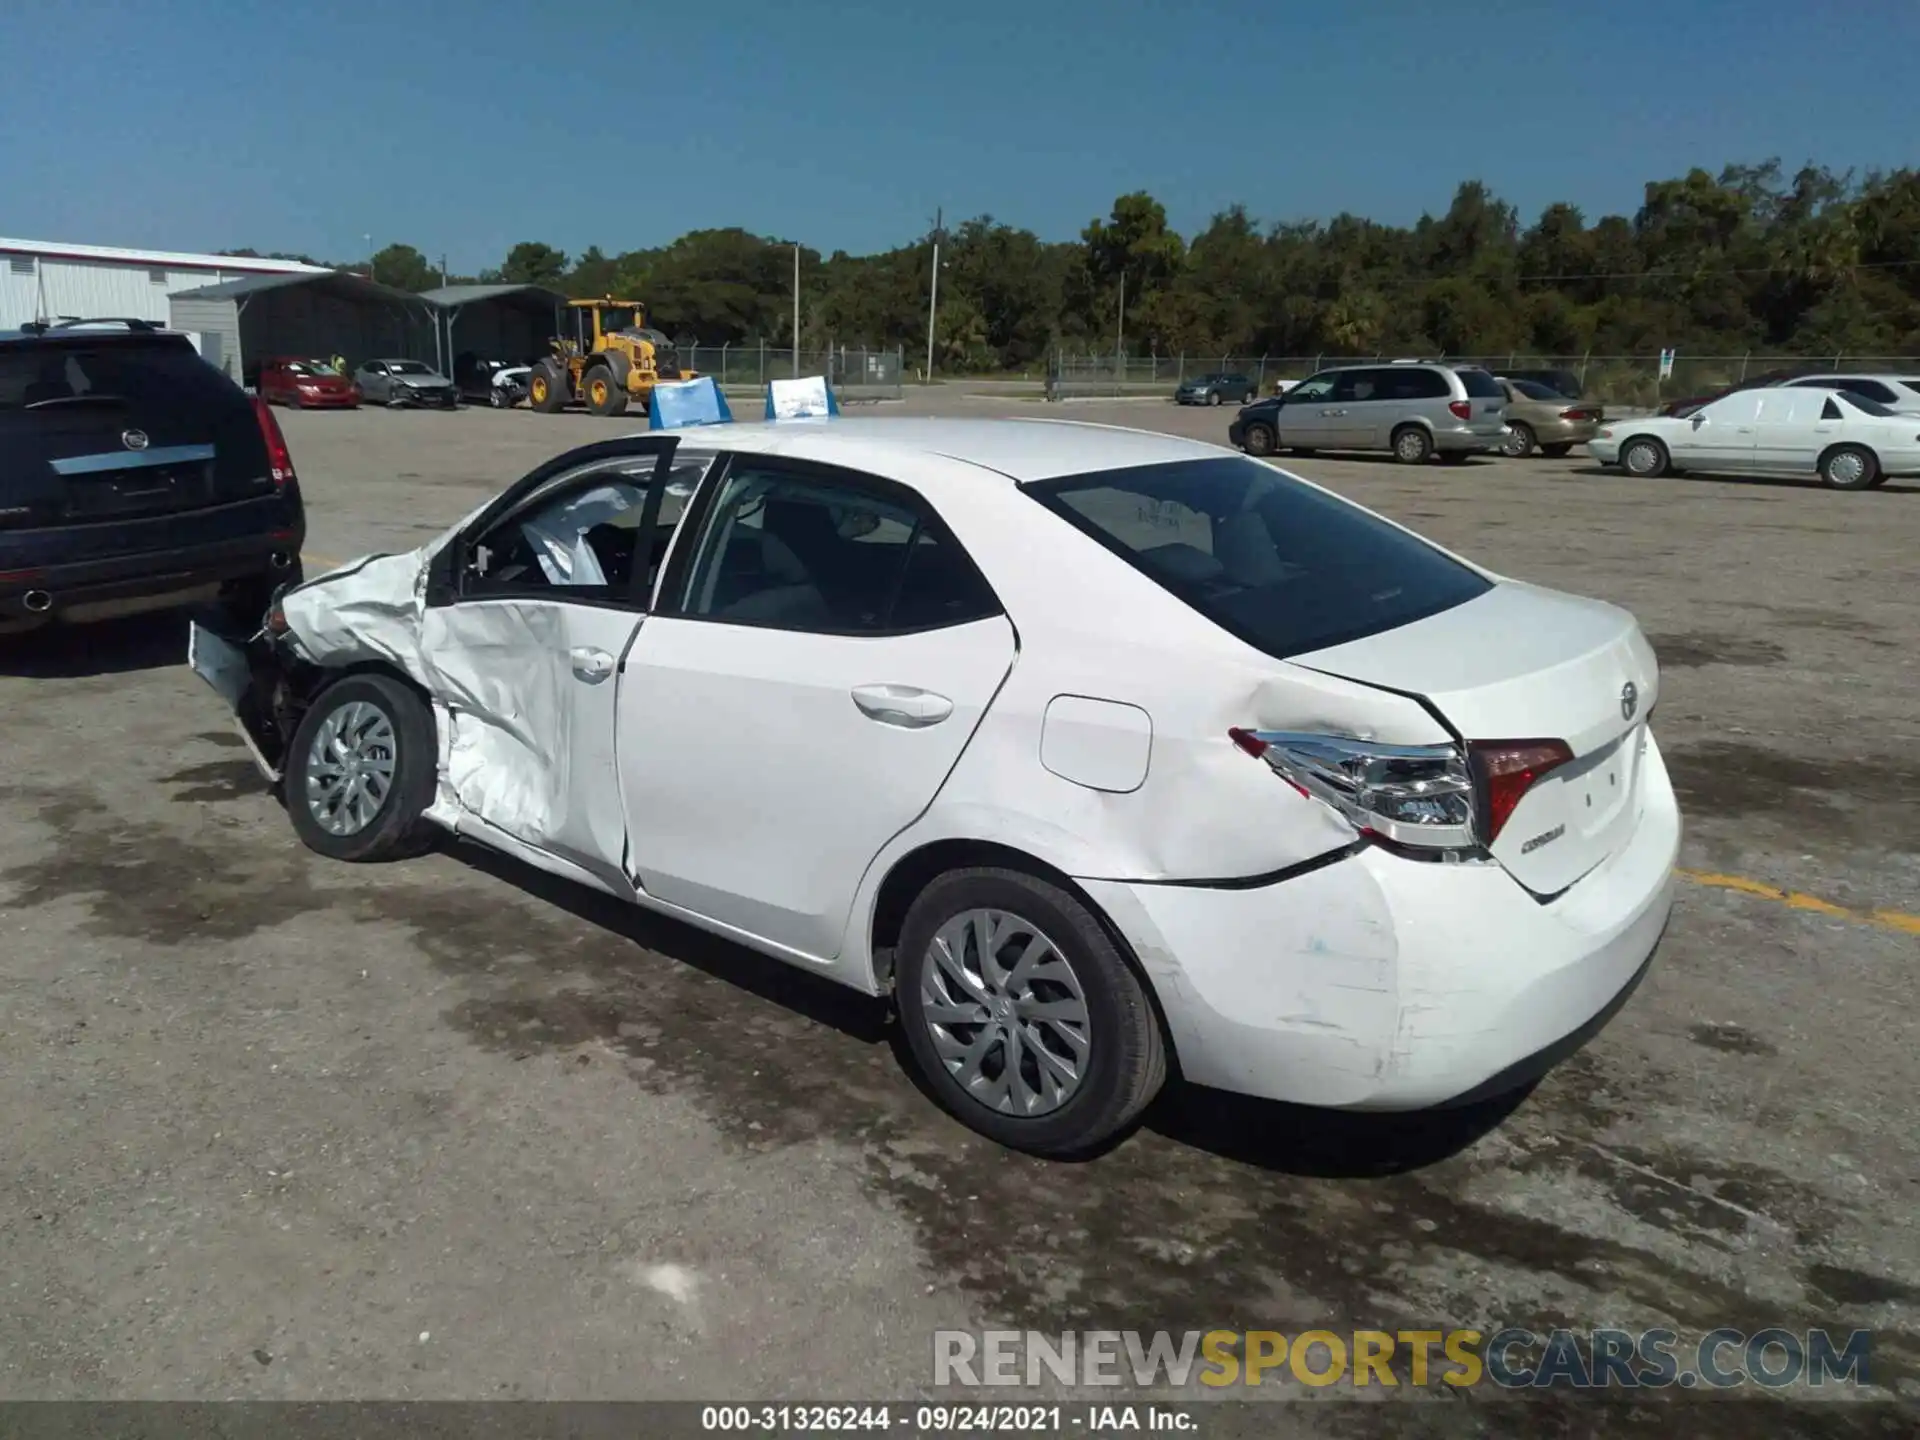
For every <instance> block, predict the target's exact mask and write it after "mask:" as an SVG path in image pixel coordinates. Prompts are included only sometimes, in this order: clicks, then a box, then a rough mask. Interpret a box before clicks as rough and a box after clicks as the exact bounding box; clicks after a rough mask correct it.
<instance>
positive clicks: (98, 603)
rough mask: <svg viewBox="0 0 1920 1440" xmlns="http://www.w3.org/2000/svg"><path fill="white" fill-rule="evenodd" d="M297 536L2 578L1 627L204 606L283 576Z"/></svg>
mask: <svg viewBox="0 0 1920 1440" xmlns="http://www.w3.org/2000/svg"><path fill="white" fill-rule="evenodd" d="M302 538H303V536H302V534H301V531H300V530H299V529H297V528H296V529H292V530H284V531H275V532H271V533H267V534H257V535H249V536H244V537H241V538H238V539H230V540H217V541H210V542H207V543H205V544H200V545H193V546H187V547H184V548H178V549H170V550H149V551H144V552H141V553H138V554H132V555H115V556H110V557H106V558H101V559H90V560H77V561H71V562H68V563H65V564H53V565H44V566H35V567H26V568H8V569H5V570H0V625H7V626H11V625H17V624H19V623H22V622H26V623H33V622H38V621H44V620H54V619H66V620H73V621H87V620H102V619H107V618H109V617H111V616H116V615H127V614H134V613H137V612H139V611H144V610H157V609H165V608H168V607H170V606H173V605H176V604H186V603H189V602H191V601H193V600H196V599H199V598H202V596H203V594H204V592H207V591H210V590H213V589H216V588H218V587H219V586H221V585H223V584H225V583H227V582H228V581H232V580H248V579H253V578H255V577H262V576H272V575H274V574H276V573H283V574H285V575H286V576H287V577H288V578H290V579H291V578H292V577H293V576H294V574H295V573H296V567H297V566H298V565H299V562H300V544H301V540H302Z"/></svg>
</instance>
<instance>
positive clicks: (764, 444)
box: [680, 416, 1238, 482]
mask: <svg viewBox="0 0 1920 1440" xmlns="http://www.w3.org/2000/svg"><path fill="white" fill-rule="evenodd" d="M681 436H682V438H681V441H680V444H681V447H682V448H683V449H686V450H690V451H710V450H739V451H743V452H753V453H760V454H772V453H776V452H777V453H779V454H782V455H791V456H794V457H795V458H797V459H807V460H819V461H823V462H826V463H835V462H836V461H837V462H841V463H845V464H847V465H848V466H849V467H852V468H870V467H871V465H872V464H874V463H877V462H880V461H882V460H887V459H890V460H892V461H894V462H895V463H907V464H911V462H913V461H914V460H917V459H922V458H926V457H939V458H943V459H948V460H958V461H961V462H962V463H964V464H968V465H974V466H978V467H979V468H981V469H982V470H987V471H991V472H993V473H994V474H997V475H1001V476H1004V477H1006V478H1007V479H1009V480H1013V481H1020V482H1024V481H1033V480H1053V479H1057V478H1059V477H1061V476H1064V475H1084V474H1087V473H1088V472H1090V471H1096V470H1122V469H1131V468H1133V467H1134V466H1138V465H1159V464H1167V463H1171V462H1175V461H1180V460H1217V459H1223V458H1226V457H1229V456H1232V455H1235V454H1237V453H1238V452H1236V451H1231V450H1227V449H1226V448H1224V447H1223V446H1219V445H1212V444H1208V443H1206V442H1205V441H1200V440H1189V439H1186V438H1184V437H1182V436H1178V435H1165V434H1162V433H1160V432H1159V431H1156V430H1131V429H1127V428H1125V427H1123V426H1119V425H1095V424H1090V423H1088V422H1086V421H1080V420H1054V419H1041V418H1039V417H1035V418H1034V419H1031V420H1025V419H1012V420H998V419H995V420H989V419H934V418H920V417H908V416H899V417H892V416H853V417H839V418H835V419H830V420H786V421H779V422H774V423H768V422H759V423H736V424H730V425H717V426H714V427H712V428H707V427H699V428H696V429H689V430H686V431H683V432H681Z"/></svg>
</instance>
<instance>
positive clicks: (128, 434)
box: [120, 430, 147, 450]
mask: <svg viewBox="0 0 1920 1440" xmlns="http://www.w3.org/2000/svg"><path fill="white" fill-rule="evenodd" d="M120 443H121V444H122V445H124V446H126V447H127V448H128V449H129V450H144V449H146V448H147V432H146V431H144V430H122V431H121V432H120Z"/></svg>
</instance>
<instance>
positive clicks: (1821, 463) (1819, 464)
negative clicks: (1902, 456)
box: [1813, 440, 1887, 475]
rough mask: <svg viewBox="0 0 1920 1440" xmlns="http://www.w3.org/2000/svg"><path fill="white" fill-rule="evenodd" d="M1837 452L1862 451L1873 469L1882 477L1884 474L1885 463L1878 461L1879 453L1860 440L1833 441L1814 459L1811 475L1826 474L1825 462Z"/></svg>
mask: <svg viewBox="0 0 1920 1440" xmlns="http://www.w3.org/2000/svg"><path fill="white" fill-rule="evenodd" d="M1839 450H1860V451H1864V452H1865V453H1866V456H1867V458H1868V459H1870V460H1872V461H1873V468H1874V469H1875V470H1877V471H1879V472H1880V473H1881V474H1883V475H1884V474H1885V473H1886V469H1887V467H1886V465H1885V463H1884V462H1883V461H1882V460H1881V459H1880V452H1879V451H1878V450H1876V449H1874V448H1873V446H1871V445H1869V444H1867V443H1865V442H1864V441H1861V440H1836V441H1834V442H1833V444H1831V445H1829V446H1827V448H1826V449H1824V450H1822V451H1821V452H1820V453H1819V455H1818V456H1816V457H1815V458H1814V462H1813V473H1814V474H1816V475H1824V474H1826V470H1827V461H1828V460H1829V459H1831V458H1832V456H1833V454H1834V452H1836V451H1839Z"/></svg>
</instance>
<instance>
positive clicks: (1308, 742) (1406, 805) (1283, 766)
mask: <svg viewBox="0 0 1920 1440" xmlns="http://www.w3.org/2000/svg"><path fill="white" fill-rule="evenodd" d="M1227 738H1228V739H1230V740H1232V741H1233V743H1234V744H1235V745H1237V746H1239V748H1240V749H1241V750H1243V751H1245V752H1246V753H1247V754H1249V755H1251V756H1253V757H1255V758H1256V759H1260V760H1264V761H1266V762H1267V764H1268V765H1269V766H1270V767H1272V769H1273V771H1274V773H1275V774H1276V775H1278V776H1279V777H1280V778H1281V779H1283V780H1285V781H1286V782H1287V783H1288V784H1289V785H1291V786H1293V788H1294V789H1295V790H1297V791H1299V792H1300V794H1302V795H1304V796H1306V797H1307V798H1308V799H1310V800H1319V801H1321V802H1323V803H1324V804H1326V805H1329V806H1331V807H1332V808H1333V809H1334V810H1336V811H1338V812H1339V814H1340V815H1341V816H1342V817H1343V818H1344V819H1345V820H1346V821H1347V822H1348V823H1349V824H1351V825H1352V826H1353V827H1354V828H1355V829H1356V830H1358V831H1359V832H1360V833H1361V834H1362V835H1365V836H1367V837H1368V838H1369V839H1373V840H1377V841H1380V842H1382V843H1383V844H1385V845H1387V846H1389V847H1390V848H1393V849H1397V850H1401V851H1404V852H1407V853H1411V854H1416V855H1419V856H1421V857H1422V858H1426V859H1457V858H1459V857H1460V856H1461V855H1462V854H1466V853H1470V852H1473V851H1477V850H1484V849H1485V848H1486V847H1487V846H1489V845H1491V844H1493V842H1494V841H1495V840H1496V839H1497V838H1498V837H1499V835H1500V831H1501V829H1502V828H1503V827H1504V826H1505V825H1506V823H1507V821H1508V819H1509V818H1511V816H1512V815H1513V812H1514V809H1515V807H1517V806H1518V805H1519V804H1520V800H1521V797H1522V796H1524V795H1525V794H1526V793H1527V790H1528V789H1529V788H1530V787H1531V786H1532V785H1533V783H1534V782H1535V781H1536V780H1538V779H1539V778H1540V777H1541V776H1542V775H1545V774H1546V773H1547V772H1548V771H1550V770H1552V769H1554V768H1555V767H1556V766H1559V765H1564V764H1565V763H1566V762H1567V761H1569V760H1571V759H1572V758H1573V752H1572V751H1571V750H1569V749H1568V748H1567V746H1566V744H1565V743H1564V742H1562V741H1559V740H1490V741H1486V740H1476V741H1474V742H1472V743H1471V744H1469V745H1468V746H1467V748H1466V751H1465V753H1464V754H1463V753H1462V751H1461V748H1460V747H1459V746H1458V745H1385V744H1381V743H1380V742H1378V741H1374V740H1353V739H1349V738H1347V737H1346V736H1342V735H1308V734H1300V733H1296V732H1293V731H1285V730H1242V729H1237V728H1236V729H1233V730H1229V731H1228V732H1227Z"/></svg>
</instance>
